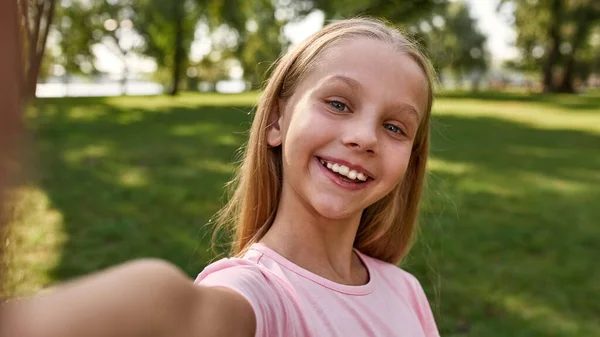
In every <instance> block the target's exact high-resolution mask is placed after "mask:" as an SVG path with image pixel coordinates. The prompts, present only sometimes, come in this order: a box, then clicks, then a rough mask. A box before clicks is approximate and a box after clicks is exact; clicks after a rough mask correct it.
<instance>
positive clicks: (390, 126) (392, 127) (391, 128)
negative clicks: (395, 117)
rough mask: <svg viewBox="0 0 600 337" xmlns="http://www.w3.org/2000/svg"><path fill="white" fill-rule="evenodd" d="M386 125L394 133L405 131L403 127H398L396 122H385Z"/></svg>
mask: <svg viewBox="0 0 600 337" xmlns="http://www.w3.org/2000/svg"><path fill="white" fill-rule="evenodd" d="M384 127H385V128H386V129H387V130H389V131H392V132H393V133H398V134H403V133H404V132H403V131H402V129H400V128H399V127H397V126H396V125H394V124H389V123H387V124H384Z"/></svg>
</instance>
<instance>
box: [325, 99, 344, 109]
mask: <svg viewBox="0 0 600 337" xmlns="http://www.w3.org/2000/svg"><path fill="white" fill-rule="evenodd" d="M329 105H331V106H332V107H333V108H334V109H336V110H339V111H346V104H344V103H342V102H340V101H331V102H329Z"/></svg>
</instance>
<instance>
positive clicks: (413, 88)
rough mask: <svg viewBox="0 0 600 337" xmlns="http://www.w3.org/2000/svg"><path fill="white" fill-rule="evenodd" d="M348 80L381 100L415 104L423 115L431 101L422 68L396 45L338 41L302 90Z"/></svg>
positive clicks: (365, 40) (319, 59)
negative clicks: (344, 79) (338, 80)
mask: <svg viewBox="0 0 600 337" xmlns="http://www.w3.org/2000/svg"><path fill="white" fill-rule="evenodd" d="M340 77H342V78H348V79H350V80H351V81H349V82H355V83H352V85H349V86H350V87H352V88H353V89H356V90H357V89H360V90H361V91H363V92H362V93H363V94H368V95H371V96H373V97H378V98H379V99H384V100H390V101H396V102H397V101H400V102H401V103H412V105H413V106H415V107H416V109H417V110H418V112H419V114H423V113H424V110H425V109H426V105H427V101H428V94H429V92H428V82H427V78H426V77H425V74H424V71H423V70H422V69H421V67H420V66H419V64H417V62H416V61H415V60H414V59H413V58H412V57H411V56H410V55H408V54H407V53H406V52H403V51H399V50H398V49H397V48H395V47H394V46H393V45H391V44H389V43H386V42H382V41H378V40H373V39H368V38H352V39H343V40H340V41H336V42H335V43H334V44H333V45H330V46H328V47H327V48H325V49H324V50H323V51H322V53H321V54H320V55H318V56H317V58H316V60H315V66H314V68H313V69H310V70H309V73H308V74H307V76H306V78H305V79H304V80H303V81H302V83H301V84H300V86H299V87H298V90H299V91H301V90H302V89H303V87H304V89H310V88H315V87H316V86H319V85H322V84H324V83H327V82H329V81H331V80H332V79H339V78H340Z"/></svg>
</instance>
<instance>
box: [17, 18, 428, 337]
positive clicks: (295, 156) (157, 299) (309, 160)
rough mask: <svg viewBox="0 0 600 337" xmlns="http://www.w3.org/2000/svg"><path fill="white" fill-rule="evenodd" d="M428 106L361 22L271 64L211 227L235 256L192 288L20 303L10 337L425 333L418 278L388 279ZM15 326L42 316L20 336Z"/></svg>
mask: <svg viewBox="0 0 600 337" xmlns="http://www.w3.org/2000/svg"><path fill="white" fill-rule="evenodd" d="M431 105H432V75H431V71H430V66H429V64H428V62H427V60H426V59H425V58H424V57H423V56H422V55H421V54H420V53H419V52H418V50H417V49H416V47H415V46H414V45H413V44H412V43H411V42H409V41H408V40H407V39H406V37H404V36H403V35H402V34H401V33H400V32H398V31H397V30H395V29H393V28H390V27H387V26H386V25H384V24H383V23H381V22H379V21H376V20H371V19H352V20H344V21H339V22H336V23H333V24H331V25H328V26H326V27H325V28H324V29H322V30H321V31H320V32H318V33H316V34H315V35H314V36H312V37H310V38H309V39H308V40H306V41H304V42H303V43H302V44H301V45H299V46H298V47H297V48H295V49H294V50H292V51H290V52H289V53H288V54H286V55H285V56H283V57H282V58H281V59H280V60H279V61H278V62H277V63H276V65H275V67H274V70H273V73H272V76H271V78H270V79H269V81H268V83H267V86H266V89H265V92H264V93H263V96H262V98H261V100H260V103H259V105H258V108H257V111H256V116H255V118H254V122H253V124H252V129H251V132H250V137H249V141H248V145H247V148H246V154H245V158H244V160H243V164H242V166H241V168H240V171H239V173H238V175H237V177H236V179H235V185H234V186H235V191H234V194H233V196H232V198H231V199H230V202H229V203H228V204H227V206H226V207H225V208H224V209H223V210H222V211H221V212H220V213H219V214H218V217H217V220H218V223H219V224H220V225H221V226H225V225H232V226H233V228H234V230H235V241H234V243H233V246H232V247H233V254H234V256H235V258H231V259H223V260H220V261H217V262H215V263H213V264H211V265H209V266H208V267H207V268H206V269H205V270H204V271H202V272H201V273H200V275H199V276H198V278H197V279H196V282H195V284H196V286H195V287H192V286H191V285H190V283H189V282H187V281H186V280H185V277H183V276H182V275H181V273H180V272H179V271H177V270H174V269H173V268H172V267H171V266H168V265H165V264H162V263H157V262H137V263H133V264H130V265H126V266H123V267H120V268H117V269H115V270H113V271H109V272H107V273H104V274H100V275H97V276H93V277H91V278H89V279H88V280H87V281H86V280H84V281H79V283H75V284H72V285H70V286H67V287H64V288H63V289H61V290H59V291H58V292H56V293H54V294H51V295H49V297H46V298H45V299H44V298H42V299H37V301H36V300H35V299H34V300H31V301H30V302H26V304H25V305H24V306H22V307H20V308H17V309H18V310H14V311H13V316H12V318H13V320H12V321H13V322H15V323H14V324H13V325H12V326H13V327H14V328H13V329H14V330H13V331H20V330H19V329H22V330H23V331H25V332H27V333H28V334H27V333H25V334H23V335H25V336H37V334H39V335H42V332H43V335H44V336H59V335H61V333H62V336H66V335H68V336H75V335H78V334H79V335H86V336H101V335H103V334H105V335H109V334H110V335H127V336H134V335H140V336H142V335H144V336H147V335H150V334H152V335H156V336H187V335H189V336H411V337H413V336H427V337H430V336H438V335H439V334H438V332H437V328H436V326H435V323H434V320H433V316H432V313H431V310H430V308H429V305H428V302H427V299H426V297H425V294H424V292H423V290H422V288H421V286H420V285H419V282H418V281H417V280H416V279H415V278H414V277H413V276H412V275H410V274H408V273H406V272H404V271H403V270H401V269H400V268H398V267H396V264H397V263H398V262H399V261H400V260H401V259H402V258H403V257H404V256H405V255H406V253H407V252H408V250H409V248H410V245H411V242H412V238H413V232H414V228H415V223H416V218H417V211H418V203H419V199H420V196H421V190H422V187H423V181H424V176H425V164H426V160H427V154H428V147H429V116H430V112H431ZM138 283H139V285H138ZM89 294H97V295H96V297H97V298H96V299H95V300H94V299H93V298H92V299H90V298H89V297H90V295H89ZM84 295H85V296H84ZM91 297H94V296H91ZM61 301H62V302H61ZM56 303H68V305H64V306H53V305H52V304H56ZM52 307H54V308H62V309H57V310H55V311H60V310H63V311H66V312H58V313H57V312H52V310H51V308H52ZM91 312H93V314H91ZM86 313H87V314H86ZM31 317H44V318H45V319H42V320H41V321H42V323H36V325H35V326H34V327H33V328H32V325H31V324H27V323H25V322H28V320H27V319H28V318H31ZM74 317H76V318H74ZM38 321H40V320H38ZM111 323H116V324H111ZM44 324H45V325H44ZM65 327H66V328H65ZM27 329H29V330H27ZM61 329H62V330H61ZM36 333H37V334H36Z"/></svg>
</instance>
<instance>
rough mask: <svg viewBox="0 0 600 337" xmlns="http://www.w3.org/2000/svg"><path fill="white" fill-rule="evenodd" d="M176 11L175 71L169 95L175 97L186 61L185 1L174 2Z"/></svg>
mask: <svg viewBox="0 0 600 337" xmlns="http://www.w3.org/2000/svg"><path fill="white" fill-rule="evenodd" d="M174 6H177V7H176V9H175V15H174V18H175V21H174V22H173V23H174V25H175V41H174V44H175V46H174V47H175V53H174V55H173V69H172V71H173V72H172V74H171V75H172V77H171V79H172V81H173V83H172V87H171V91H170V92H169V95H171V96H175V95H177V94H178V93H179V82H180V81H181V68H182V65H183V61H184V56H185V55H184V54H185V49H184V48H183V37H184V36H183V8H182V7H183V1H177V2H174Z"/></svg>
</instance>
